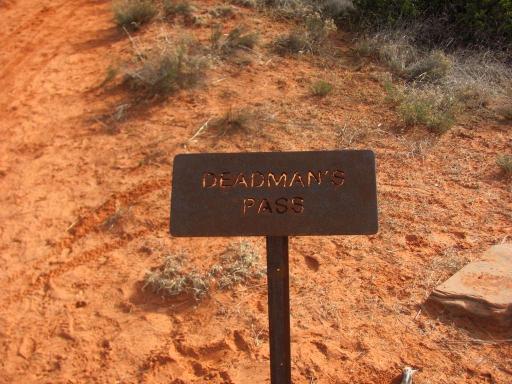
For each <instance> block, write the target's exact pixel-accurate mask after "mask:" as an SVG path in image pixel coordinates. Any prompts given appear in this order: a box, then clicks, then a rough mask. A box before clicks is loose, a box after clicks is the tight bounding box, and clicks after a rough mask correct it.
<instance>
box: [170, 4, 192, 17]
mask: <svg viewBox="0 0 512 384" xmlns="http://www.w3.org/2000/svg"><path fill="white" fill-rule="evenodd" d="M163 7H164V14H165V16H167V17H175V16H177V15H182V16H183V17H185V18H191V17H192V15H193V13H194V7H193V6H192V4H190V3H189V2H188V1H186V0H184V1H175V0H164V2H163Z"/></svg>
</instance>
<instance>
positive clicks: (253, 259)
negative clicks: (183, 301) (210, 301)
mask: <svg viewBox="0 0 512 384" xmlns="http://www.w3.org/2000/svg"><path fill="white" fill-rule="evenodd" d="M183 258H184V256H183V255H180V256H179V257H176V256H173V255H167V256H165V258H164V263H163V265H161V266H160V267H159V268H157V269H155V270H153V271H150V272H148V273H147V274H146V275H145V277H144V285H143V289H148V290H150V291H151V292H153V293H155V294H159V295H162V296H164V297H176V296H181V295H189V296H192V297H193V298H194V299H195V300H201V299H202V298H204V297H205V296H207V295H208V294H209V292H210V290H211V289H212V287H214V286H217V287H218V288H219V289H228V288H231V287H233V286H235V285H237V284H244V283H246V282H248V281H251V280H254V279H258V278H260V277H261V276H263V272H262V270H261V269H260V268H258V261H259V255H258V253H257V251H256V250H255V249H254V248H253V246H252V245H251V244H250V243H247V242H240V243H239V244H238V245H236V246H231V247H229V248H227V249H226V251H225V252H224V254H223V255H222V256H221V262H220V264H216V265H214V266H212V267H211V268H210V270H209V271H208V272H206V273H200V272H197V271H195V270H186V269H185V268H184V266H183V264H182V263H181V260H183Z"/></svg>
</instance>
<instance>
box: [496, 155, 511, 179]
mask: <svg viewBox="0 0 512 384" xmlns="http://www.w3.org/2000/svg"><path fill="white" fill-rule="evenodd" d="M496 164H498V166H499V167H500V169H501V170H502V172H503V173H504V174H505V175H506V176H511V175H512V156H511V155H499V156H498V157H497V158H496Z"/></svg>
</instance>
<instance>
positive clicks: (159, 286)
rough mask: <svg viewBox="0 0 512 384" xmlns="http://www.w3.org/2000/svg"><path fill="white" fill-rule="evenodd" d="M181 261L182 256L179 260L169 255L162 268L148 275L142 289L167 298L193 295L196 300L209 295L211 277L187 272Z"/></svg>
mask: <svg viewBox="0 0 512 384" xmlns="http://www.w3.org/2000/svg"><path fill="white" fill-rule="evenodd" d="M180 259H182V257H181V256H180V257H179V259H178V258H177V257H174V256H172V255H167V256H166V257H165V259H164V263H163V265H162V266H161V267H159V268H158V269H156V270H154V271H150V272H148V273H147V274H146V276H145V277H144V285H143V287H142V289H143V290H144V289H149V290H150V291H151V292H153V293H156V294H159V295H163V296H166V297H175V296H181V295H191V296H193V297H194V299H196V300H200V299H202V298H204V297H205V296H206V295H208V293H209V291H210V280H211V278H210V276H209V275H208V274H200V273H198V272H196V271H189V272H187V271H185V270H184V269H183V265H182V264H181V261H180Z"/></svg>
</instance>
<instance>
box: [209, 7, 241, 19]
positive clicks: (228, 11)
mask: <svg viewBox="0 0 512 384" xmlns="http://www.w3.org/2000/svg"><path fill="white" fill-rule="evenodd" d="M209 13H210V15H212V16H213V17H221V18H223V17H231V16H233V15H234V14H235V10H234V9H233V7H230V6H229V5H221V6H218V7H215V8H212V9H211V10H210V12H209Z"/></svg>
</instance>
